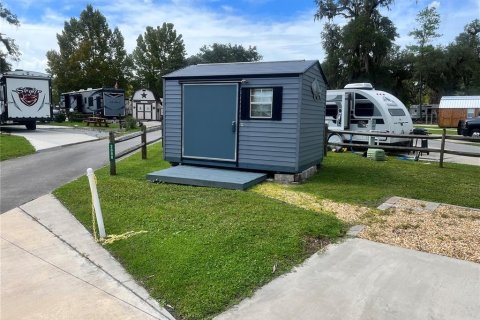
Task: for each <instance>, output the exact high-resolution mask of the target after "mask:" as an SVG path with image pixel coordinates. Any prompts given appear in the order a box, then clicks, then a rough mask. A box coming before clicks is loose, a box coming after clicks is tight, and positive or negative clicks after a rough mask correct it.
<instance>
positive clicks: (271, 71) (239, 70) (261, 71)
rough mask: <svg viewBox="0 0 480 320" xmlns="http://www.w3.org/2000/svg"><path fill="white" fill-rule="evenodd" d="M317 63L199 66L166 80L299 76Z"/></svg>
mask: <svg viewBox="0 0 480 320" xmlns="http://www.w3.org/2000/svg"><path fill="white" fill-rule="evenodd" d="M316 63H319V62H318V60H296V61H270V62H234V63H211V64H197V65H191V66H188V67H185V68H183V69H180V70H177V71H174V72H172V73H169V74H167V75H165V76H164V78H166V79H172V78H174V79H175V78H200V77H232V76H241V77H244V76H261V75H290V74H291V75H299V74H302V73H304V72H305V71H307V70H308V69H309V68H310V67H311V66H313V65H314V64H316ZM320 70H321V68H320ZM322 75H323V72H322ZM323 77H324V79H325V76H323ZM325 82H326V79H325Z"/></svg>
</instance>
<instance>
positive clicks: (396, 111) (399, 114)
mask: <svg viewBox="0 0 480 320" xmlns="http://www.w3.org/2000/svg"><path fill="white" fill-rule="evenodd" d="M388 112H390V114H391V115H392V116H394V117H402V116H404V115H405V112H403V110H402V109H388Z"/></svg>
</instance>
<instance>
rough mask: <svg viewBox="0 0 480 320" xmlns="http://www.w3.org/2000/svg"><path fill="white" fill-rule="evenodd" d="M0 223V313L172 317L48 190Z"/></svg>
mask: <svg viewBox="0 0 480 320" xmlns="http://www.w3.org/2000/svg"><path fill="white" fill-rule="evenodd" d="M0 227H1V228H0V234H1V265H0V268H1V291H0V300H1V305H0V310H1V311H0V312H1V313H0V318H1V319H39V318H41V319H174V318H173V316H172V315H170V314H169V313H168V311H167V310H165V309H163V308H162V307H161V306H159V304H158V303H157V302H156V301H155V300H153V299H152V298H151V297H150V296H149V295H148V293H147V292H146V290H145V289H144V288H142V287H140V286H139V285H138V284H137V283H136V282H135V281H134V280H133V279H132V278H131V276H130V275H129V274H128V273H127V272H126V271H125V270H124V269H123V268H122V266H121V265H120V264H119V263H118V262H117V261H116V260H115V259H114V258H113V257H112V256H111V255H110V254H109V253H108V252H107V251H106V250H105V249H104V248H103V247H102V246H100V245H99V244H97V243H96V242H95V241H94V240H93V239H92V236H91V235H90V234H89V233H88V232H87V230H85V228H84V227H83V226H82V225H81V224H80V223H79V222H78V221H77V220H76V219H75V218H73V216H72V215H71V214H70V213H69V212H68V211H67V210H66V209H65V208H64V207H63V206H62V205H61V203H60V202H58V201H57V200H56V199H55V198H54V197H53V196H52V195H46V196H43V197H41V198H38V199H36V200H34V201H32V202H29V203H27V204H25V205H23V206H21V207H20V208H16V209H13V210H10V211H8V212H6V213H4V214H2V215H1V216H0Z"/></svg>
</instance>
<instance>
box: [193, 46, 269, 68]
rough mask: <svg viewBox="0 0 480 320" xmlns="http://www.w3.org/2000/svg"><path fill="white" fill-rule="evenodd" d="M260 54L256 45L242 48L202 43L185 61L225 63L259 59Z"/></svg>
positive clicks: (260, 58) (260, 57)
mask: <svg viewBox="0 0 480 320" xmlns="http://www.w3.org/2000/svg"><path fill="white" fill-rule="evenodd" d="M262 58H263V57H262V56H261V55H260V54H259V53H258V52H257V47H256V46H253V47H252V46H248V48H244V47H243V46H242V45H237V44H235V45H233V46H232V45H231V44H230V43H229V44H221V43H214V44H211V45H209V46H207V45H204V46H203V47H201V48H200V52H199V53H197V54H196V55H193V56H190V57H189V58H188V59H187V63H188V64H189V65H191V64H199V63H226V62H250V61H260V60H262Z"/></svg>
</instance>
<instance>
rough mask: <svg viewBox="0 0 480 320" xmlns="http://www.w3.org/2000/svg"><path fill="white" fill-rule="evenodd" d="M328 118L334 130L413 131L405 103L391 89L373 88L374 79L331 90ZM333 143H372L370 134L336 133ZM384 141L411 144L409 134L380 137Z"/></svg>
mask: <svg viewBox="0 0 480 320" xmlns="http://www.w3.org/2000/svg"><path fill="white" fill-rule="evenodd" d="M326 104H327V106H326V113H325V122H326V123H327V124H328V129H329V130H330V131H357V132H379V133H390V134H410V133H411V131H412V130H413V124H412V118H411V117H410V114H409V112H408V111H407V108H405V105H404V104H403V103H402V102H401V101H400V100H398V99H397V98H396V97H395V96H393V95H391V94H390V93H387V92H384V91H379V90H375V89H373V86H372V85H371V84H370V83H352V84H348V85H346V86H345V88H344V89H338V90H327V103H326ZM328 141H329V142H330V143H341V142H353V143H368V141H369V137H367V136H359V135H352V134H341V133H332V134H330V136H329V138H328ZM376 141H377V142H378V143H380V144H395V145H408V144H409V143H410V139H409V138H390V137H389V138H383V137H378V138H376Z"/></svg>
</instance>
